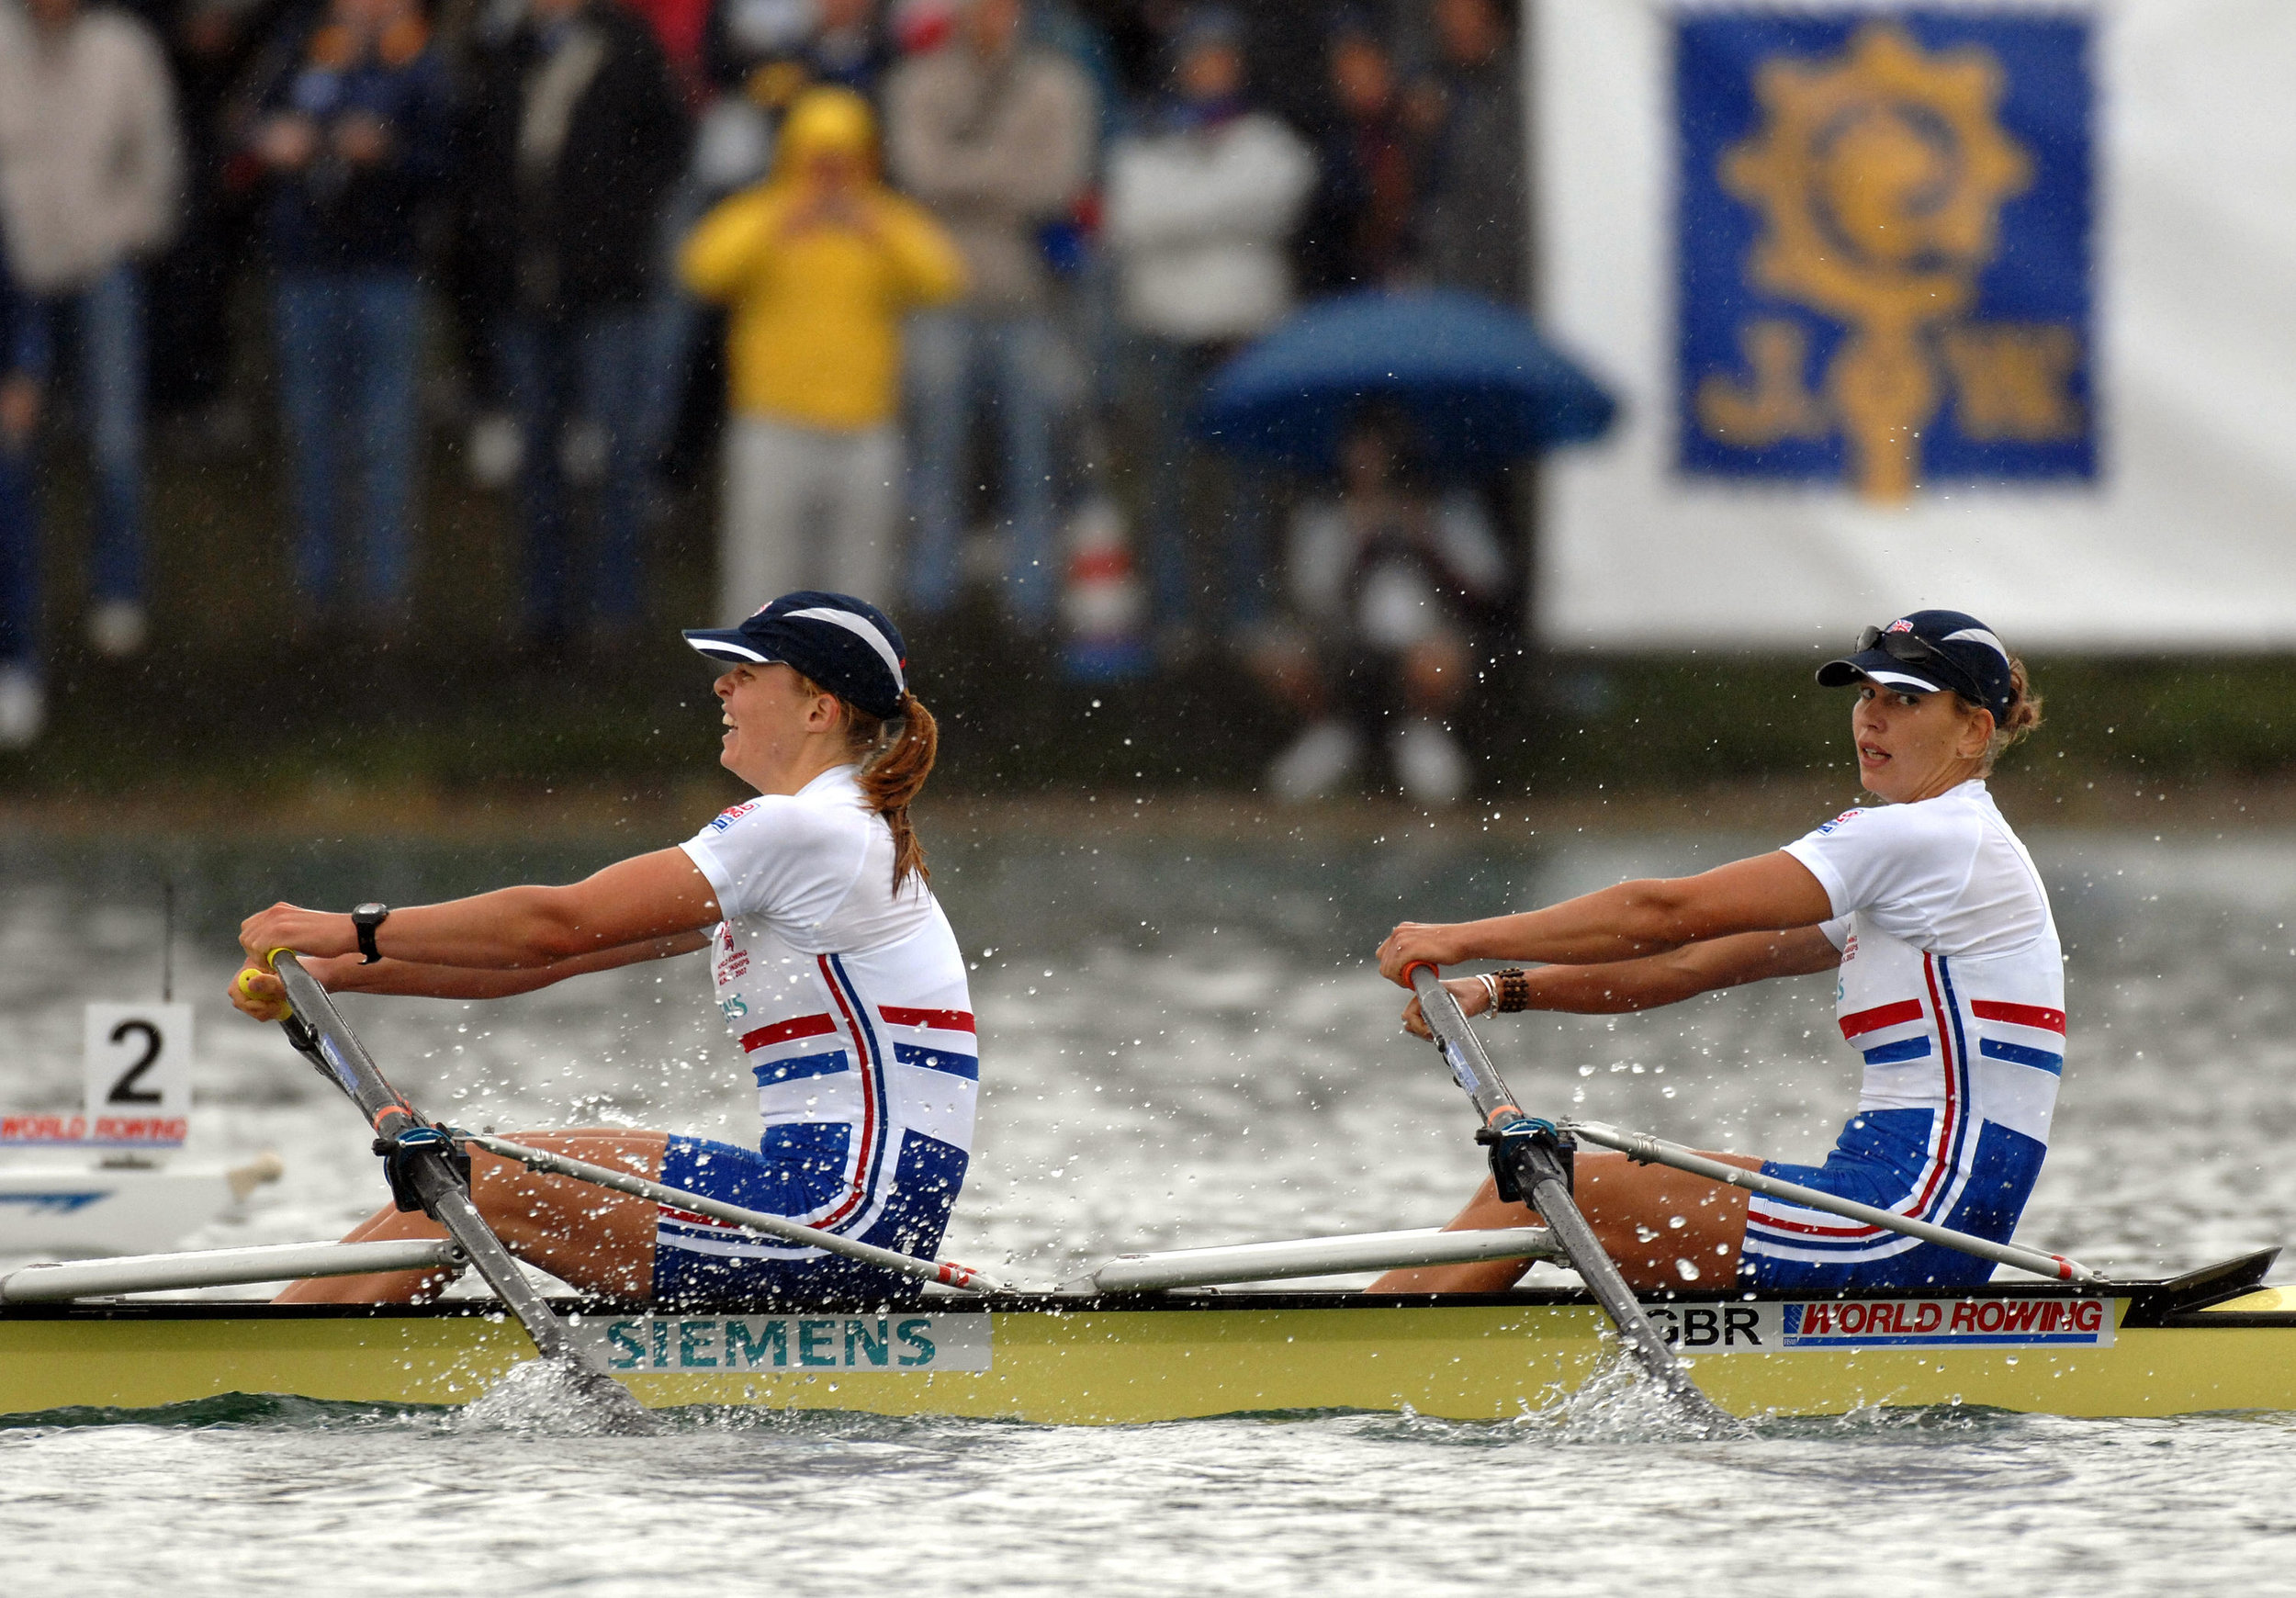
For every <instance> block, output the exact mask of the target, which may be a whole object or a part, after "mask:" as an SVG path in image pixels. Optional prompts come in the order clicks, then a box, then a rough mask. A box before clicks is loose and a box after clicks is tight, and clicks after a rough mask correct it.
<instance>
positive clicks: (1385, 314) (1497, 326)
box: [1196, 289, 1618, 473]
mask: <svg viewBox="0 0 2296 1598" xmlns="http://www.w3.org/2000/svg"><path fill="white" fill-rule="evenodd" d="M1367 399H1392V400H1394V401H1396V402H1398V403H1400V404H1401V406H1402V407H1403V408H1404V409H1405V410H1406V411H1408V412H1409V413H1410V414H1411V416H1412V420H1413V421H1414V422H1416V423H1417V425H1418V431H1419V433H1420V438H1419V440H1418V443H1419V445H1420V454H1421V456H1422V459H1423V460H1424V463H1425V465H1426V466H1427V467H1429V468H1430V469H1432V470H1435V471H1437V472H1445V473H1461V472H1466V473H1472V472H1476V471H1481V470H1486V469H1488V468H1490V467H1496V466H1501V465H1503V464H1504V463H1506V462H1508V461H1511V460H1516V459H1519V458H1521V457H1522V456H1527V455H1535V454H1536V453H1537V452H1538V451H1540V450H1542V449H1547V448H1550V447H1552V446H1553V445H1559V444H1581V443H1583V442H1585V441H1586V440H1588V439H1592V438H1599V437H1601V436H1602V434H1603V433H1604V430H1605V429H1607V428H1608V427H1609V426H1610V423H1611V418H1612V417H1613V415H1615V413H1616V411H1617V409H1618V407H1617V403H1616V401H1615V400H1614V399H1612V398H1611V397H1610V395H1609V394H1608V393H1607V392H1606V391H1605V390H1604V388H1603V387H1602V385H1601V384H1599V383H1597V382H1596V381H1595V380H1594V379H1593V377H1589V376H1588V375H1587V374H1586V373H1585V372H1584V371H1581V369H1580V368H1579V367H1578V366H1575V365H1574V364H1572V362H1571V361H1570V359H1568V358H1567V357H1566V356H1564V355H1562V354H1559V353H1558V352H1557V351H1555V350H1554V349H1553V348H1551V347H1550V346H1549V345H1548V343H1547V342H1546V341H1545V340H1543V339H1541V338H1540V337H1539V336H1538V330H1537V329H1536V328H1535V327H1533V326H1532V325H1531V321H1530V319H1529V318H1528V317H1526V316H1524V315H1522V314H1521V313H1520V312H1518V311H1514V310H1509V309H1506V308H1505V307H1504V306H1502V305H1499V304H1497V303H1496V302H1494V301H1491V300H1488V299H1484V298H1480V297H1479V296H1476V295H1472V294H1460V293H1457V292H1454V291H1451V290H1447V289H1415V290H1408V291H1404V292H1401V293H1386V292H1379V291H1374V292H1370V293H1364V294H1350V295H1345V296H1342V297H1341V298H1336V299H1326V300H1320V301H1318V302H1317V303H1315V304H1313V305H1311V306H1309V307H1307V308H1306V309H1303V310H1301V311H1300V312H1299V313H1298V314H1297V315H1295V316H1293V317H1292V318H1291V319H1290V320H1289V321H1286V322H1284V323H1283V324H1282V325H1281V326H1279V327H1277V329H1276V330H1275V332H1271V333H1269V334H1267V335H1266V337H1265V338H1263V339H1261V340H1259V341H1258V342H1257V343H1254V344H1253V345H1251V346H1250V347H1249V348H1247V349H1245V350H1244V352H1243V353H1242V354H1238V355H1237V356H1236V357H1235V358H1234V359H1233V360H1232V361H1230V362H1229V363H1228V364H1227V365H1226V366H1222V367H1221V369H1220V371H1219V372H1218V373H1217V374H1216V375H1215V376H1214V377H1213V378H1212V380H1211V384H1210V388H1208V390H1207V391H1206V394H1205V398H1204V402H1203V406H1202V408H1201V409H1200V410H1199V411H1198V413H1197V417H1196V431H1197V433H1198V434H1199V436H1201V437H1203V438H1206V439H1209V440H1210V441H1211V442H1212V443H1214V444H1216V445H1219V446H1220V447H1221V448H1222V449H1226V450H1231V451H1233V452H1234V453H1236V454H1239V455H1252V456H1261V457H1263V458H1266V459H1271V460H1277V461H1281V462H1283V463H1285V464H1287V465H1291V466H1298V467H1307V468H1309V469H1311V470H1317V471H1329V470H1330V469H1331V468H1332V467H1333V464H1334V460H1335V459H1336V457H1337V453H1338V445H1339V440H1340V435H1341V433H1343V432H1344V431H1345V428H1346V425H1347V422H1348V419H1349V417H1350V416H1352V415H1353V414H1354V413H1355V411H1356V408H1357V407H1358V406H1360V405H1361V404H1362V403H1363V402H1364V401H1365V400H1367Z"/></svg>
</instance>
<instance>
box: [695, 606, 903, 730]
mask: <svg viewBox="0 0 2296 1598" xmlns="http://www.w3.org/2000/svg"><path fill="white" fill-rule="evenodd" d="M685 640H686V642H687V643H689V644H691V645H692V646H693V647H694V649H695V651H696V652H697V653H700V654H703V655H707V656H708V657H709V658H711V659H713V660H724V661H726V662H727V663H729V664H735V665H740V664H748V665H752V666H773V665H785V666H792V667H794V668H795V669H796V670H799V671H801V672H803V673H804V674H805V676H807V677H809V678H811V679H812V680H813V681H816V682H818V683H819V684H821V686H822V687H824V688H826V689H827V690H828V691H829V692H831V693H834V694H836V695H837V696H838V698H839V699H842V700H845V701H848V702H849V703H853V704H856V705H859V706H860V707H861V709H863V710H865V711H867V712H868V713H869V714H870V715H873V716H875V717H877V718H878V719H879V720H881V721H890V720H892V719H893V718H894V717H895V716H897V715H900V714H901V696H902V695H903V694H905V693H906V692H908V686H909V683H908V663H909V662H908V646H907V645H906V644H904V643H903V642H902V641H901V630H900V629H899V628H898V627H895V625H893V620H892V618H891V617H889V616H887V615H886V614H885V613H884V612H883V611H881V610H879V609H878V608H877V607H876V606H875V605H872V604H871V603H870V602H868V601H867V600H861V599H855V598H854V597H853V596H852V595H851V594H850V593H818V592H816V591H813V590H811V589H805V590H801V591H798V592H796V593H785V594H783V595H782V597H781V598H780V599H777V600H775V601H774V602H772V603H771V604H770V605H767V606H766V607H765V608H764V609H763V610H761V611H760V612H759V613H757V614H756V615H754V616H751V617H750V618H749V619H748V621H746V622H744V623H742V624H741V625H739V626H738V627H716V628H692V629H689V630H688V631H687V633H686V635H685Z"/></svg>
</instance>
